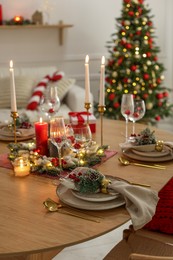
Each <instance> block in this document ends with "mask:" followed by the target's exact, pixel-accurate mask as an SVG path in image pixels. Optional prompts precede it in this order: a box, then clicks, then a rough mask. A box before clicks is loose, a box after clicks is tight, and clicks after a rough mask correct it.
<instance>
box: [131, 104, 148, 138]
mask: <svg viewBox="0 0 173 260" xmlns="http://www.w3.org/2000/svg"><path fill="white" fill-rule="evenodd" d="M144 115H145V102H144V100H142V99H140V100H134V112H133V114H132V115H130V116H129V120H130V121H132V122H133V130H132V134H133V135H134V134H135V122H136V121H138V120H140V119H141V118H143V117H144Z"/></svg>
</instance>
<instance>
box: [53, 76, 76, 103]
mask: <svg viewBox="0 0 173 260" xmlns="http://www.w3.org/2000/svg"><path fill="white" fill-rule="evenodd" d="M75 82H76V81H75V79H68V78H64V79H61V80H60V81H58V82H50V83H48V85H49V86H57V87H58V96H59V99H60V101H62V100H63V99H64V98H65V96H66V94H67V92H68V91H69V89H70V88H71V87H72V86H73V85H74V84H75Z"/></svg>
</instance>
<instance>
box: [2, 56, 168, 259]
mask: <svg viewBox="0 0 173 260" xmlns="http://www.w3.org/2000/svg"><path fill="white" fill-rule="evenodd" d="M104 62H105V61H104V57H102V62H101V83H100V100H99V106H98V112H99V115H100V116H99V118H98V119H97V120H96V118H95V117H94V115H92V114H91V113H90V100H89V92H90V85H89V66H88V56H87V57H86V60H85V76H86V86H85V90H86V93H85V104H84V111H82V112H81V111H79V112H72V113H69V121H68V122H65V120H64V118H63V117H61V116H58V115H56V113H55V114H54V113H53V114H52V116H51V117H50V118H49V121H48V122H45V121H43V120H42V118H40V121H39V122H35V123H34V124H31V123H30V122H29V121H28V120H27V118H26V117H23V116H19V115H18V113H17V102H16V98H15V83H14V70H13V64H12V62H10V73H11V82H12V84H11V93H12V95H11V96H12V101H11V108H12V115H11V116H12V122H11V124H10V125H4V126H2V127H1V131H0V136H1V146H2V150H1V154H0V167H1V184H2V187H1V197H3V198H5V199H4V200H3V201H1V208H4V207H5V205H6V203H7V205H8V207H6V208H5V209H4V214H5V215H8V214H9V212H11V210H12V211H13V212H15V215H13V217H14V218H13V219H11V218H10V221H4V220H5V215H3V214H2V216H1V217H2V219H1V223H2V222H3V229H2V230H1V232H2V234H1V235H2V237H4V234H5V233H10V234H11V235H12V237H13V235H14V234H16V232H17V231H18V230H20V232H19V233H21V234H22V236H24V237H26V238H27V240H28V241H29V242H28V243H26V244H25V243H23V242H22V243H21V244H22V250H21V249H20V247H19V246H18V245H16V246H15V247H13V246H9V247H7V248H6V242H7V241H6V240H4V242H3V243H4V245H3V246H2V248H3V249H2V252H1V253H0V254H1V255H3V254H4V255H5V254H7V255H8V254H9V255H11V254H16V255H17V254H19V255H20V254H27V255H32V254H34V253H36V252H41V251H42V250H43V249H44V250H50V249H55V248H56V249H62V248H64V247H66V246H68V245H70V244H76V243H79V242H82V241H85V240H88V239H91V238H93V237H96V236H99V235H101V234H104V233H106V232H108V231H110V230H112V229H114V228H117V227H118V226H119V225H122V224H123V223H125V222H126V221H128V220H129V219H131V221H132V224H133V227H134V229H135V230H137V229H141V228H143V227H145V226H146V225H148V227H149V226H150V223H151V222H152V221H153V218H154V217H155V216H156V215H155V213H156V212H157V211H159V212H160V210H158V205H159V202H160V198H159V195H158V192H159V191H160V190H161V189H162V188H164V186H165V185H166V184H167V183H168V184H169V181H171V180H172V179H171V178H172V164H171V163H172V159H173V157H172V147H173V146H172V142H171V140H172V138H173V137H172V135H171V134H168V133H166V132H164V131H163V132H162V131H160V130H157V129H156V128H153V127H150V128H148V127H146V126H145V125H143V124H136V123H135V122H136V121H135V122H133V123H132V124H133V125H130V123H129V122H128V120H129V118H130V114H131V113H133V112H134V104H131V103H128V102H127V103H125V104H124V103H122V106H125V108H124V107H123V108H122V113H123V114H124V115H125V119H126V122H124V121H116V120H107V119H105V118H104V111H105V103H104ZM130 100H133V99H132V95H131V97H130ZM130 109H131V112H130ZM136 116H137V115H136V112H135V117H136ZM134 123H135V125H134ZM130 126H132V129H133V131H131V133H132V134H131V135H129V127H130ZM134 129H135V130H134ZM124 132H125V136H124ZM24 141H25V142H24ZM126 166H128V167H126ZM168 186H169V185H168ZM171 192H172V189H171ZM162 205H163V204H162ZM170 205H171V203H170V204H169V205H168V208H170ZM58 213H60V214H58ZM169 214H170V216H171V214H172V213H170V211H169ZM21 216H23V218H22V220H21ZM29 216H30V217H31V219H32V220H33V221H30V220H29ZM19 219H20V221H18V220H19ZM38 220H39V225H38V228H36V226H35V223H38V222H37V221H38ZM77 221H79V222H77ZM45 222H46V223H47V225H46V227H45ZM168 222H169V221H168ZM64 223H65V225H63V224H64ZM76 223H78V225H77V226H76ZM89 223H90V224H91V223H92V224H91V226H90V227H89V225H88V224H89ZM85 224H87V231H85V232H84V233H83V232H82V233H81V229H82V228H83V227H84V225H85ZM25 225H28V227H30V232H31V231H32V232H31V233H32V235H33V237H35V238H36V237H37V236H38V237H39V239H37V240H39V241H37V243H35V242H34V243H33V241H32V237H31V235H30V234H28V232H25V230H24V227H25ZM14 226H16V228H15V230H14V228H13V227H14ZM50 226H51V228H50ZM151 226H152V228H153V227H154V226H155V225H154V224H152V225H151ZM169 227H170V223H169ZM52 228H54V230H52ZM69 229H70V230H72V231H71V232H72V235H71V236H70V237H69ZM55 230H58V232H55ZM159 230H160V231H161V229H159ZM169 230H170V231H171V232H172V226H171V228H170V229H169ZM13 232H14V233H13ZM47 233H48V236H47V239H46V243H45V241H44V238H42V236H43V234H46V235H47ZM79 233H80V235H79ZM38 237H37V238H38ZM49 239H50V240H49ZM34 241H35V240H34ZM48 241H49V242H48ZM21 244H20V245H21ZM31 259H32V258H31Z"/></svg>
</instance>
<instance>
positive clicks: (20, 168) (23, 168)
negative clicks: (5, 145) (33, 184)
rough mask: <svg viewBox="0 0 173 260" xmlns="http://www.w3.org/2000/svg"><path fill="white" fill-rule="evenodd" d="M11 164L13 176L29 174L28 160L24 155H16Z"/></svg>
mask: <svg viewBox="0 0 173 260" xmlns="http://www.w3.org/2000/svg"><path fill="white" fill-rule="evenodd" d="M13 166H14V173H15V176H20V177H23V176H27V175H29V174H30V162H29V160H28V158H26V157H17V158H16V159H15V160H14V164H13Z"/></svg>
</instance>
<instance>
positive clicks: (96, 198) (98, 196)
mask: <svg viewBox="0 0 173 260" xmlns="http://www.w3.org/2000/svg"><path fill="white" fill-rule="evenodd" d="M71 192H72V194H73V195H74V196H75V197H77V198H79V199H81V200H86V201H92V202H104V201H110V200H114V199H116V198H118V197H119V196H120V194H119V193H118V192H116V193H115V194H108V193H107V194H105V193H100V192H99V193H92V194H83V193H81V192H79V191H75V190H72V191H71Z"/></svg>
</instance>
